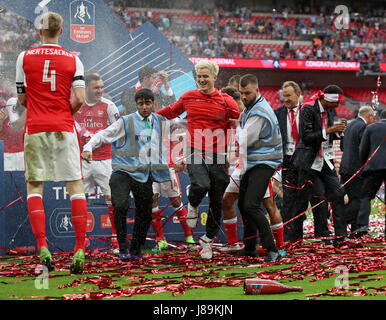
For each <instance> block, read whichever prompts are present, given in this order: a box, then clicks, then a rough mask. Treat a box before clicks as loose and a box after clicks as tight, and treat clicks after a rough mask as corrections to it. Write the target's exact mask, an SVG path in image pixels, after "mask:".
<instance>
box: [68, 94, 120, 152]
mask: <svg viewBox="0 0 386 320" xmlns="http://www.w3.org/2000/svg"><path fill="white" fill-rule="evenodd" d="M74 117H75V120H76V122H77V125H79V126H77V130H78V133H79V136H80V149H81V150H82V149H83V146H84V145H85V144H86V143H87V142H88V140H89V139H90V138H91V137H92V136H93V135H94V134H96V133H97V132H98V131H101V130H103V129H105V128H107V127H108V126H109V125H110V124H112V123H113V122H115V121H117V120H118V118H119V110H118V108H117V106H116V105H115V104H114V102H112V101H110V100H108V99H106V98H103V97H102V99H101V101H99V102H97V103H95V104H93V105H90V104H88V103H87V101H86V103H84V104H83V106H82V107H81V108H80V109H79V111H78V112H77V113H76V114H75V115H74ZM79 127H80V128H79ZM92 158H93V160H106V159H111V145H110V144H103V145H102V146H100V147H99V148H97V149H95V150H94V151H93V153H92Z"/></svg>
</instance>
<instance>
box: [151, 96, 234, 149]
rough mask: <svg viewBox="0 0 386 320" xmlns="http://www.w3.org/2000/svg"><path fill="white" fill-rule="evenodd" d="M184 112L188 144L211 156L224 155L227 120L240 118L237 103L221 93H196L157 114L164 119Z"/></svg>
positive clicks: (181, 98) (228, 124) (228, 122)
mask: <svg viewBox="0 0 386 320" xmlns="http://www.w3.org/2000/svg"><path fill="white" fill-rule="evenodd" d="M184 112H186V116H187V122H188V124H187V126H188V134H187V143H189V144H190V145H191V146H192V147H193V148H195V149H197V150H203V151H206V152H210V153H212V152H213V153H217V152H219V153H223V152H226V146H227V129H229V128H230V123H231V122H230V119H237V118H238V117H239V115H240V111H239V109H238V106H237V103H236V102H235V101H234V99H233V98H232V97H231V96H229V95H227V94H226V93H224V92H221V91H218V90H215V91H214V92H213V93H211V94H203V93H202V92H201V91H200V90H199V89H196V90H190V91H187V92H185V93H184V94H183V95H182V96H181V97H180V98H179V99H178V100H177V101H176V102H175V103H173V104H171V105H169V106H167V107H165V108H163V109H161V110H159V111H157V113H158V114H160V115H162V116H164V117H165V118H167V119H174V118H176V117H178V116H179V115H180V114H182V113H184Z"/></svg>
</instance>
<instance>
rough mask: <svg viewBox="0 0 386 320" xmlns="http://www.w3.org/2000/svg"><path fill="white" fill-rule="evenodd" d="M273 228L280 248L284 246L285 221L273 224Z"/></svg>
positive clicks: (277, 245)
mask: <svg viewBox="0 0 386 320" xmlns="http://www.w3.org/2000/svg"><path fill="white" fill-rule="evenodd" d="M271 230H272V234H273V237H274V238H275V241H276V247H277V248H278V249H280V248H282V247H283V246H284V238H283V232H284V226H283V223H282V222H281V223H278V224H274V225H271Z"/></svg>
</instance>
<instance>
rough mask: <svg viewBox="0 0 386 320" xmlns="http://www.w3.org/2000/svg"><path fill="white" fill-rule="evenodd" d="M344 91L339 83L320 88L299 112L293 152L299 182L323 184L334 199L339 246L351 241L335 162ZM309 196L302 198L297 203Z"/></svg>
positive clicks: (317, 186)
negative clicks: (338, 113) (338, 116)
mask: <svg viewBox="0 0 386 320" xmlns="http://www.w3.org/2000/svg"><path fill="white" fill-rule="evenodd" d="M342 95H343V91H342V89H341V88H339V87H338V86H336V85H329V86H327V87H326V88H325V89H324V90H323V92H320V94H319V97H318V98H317V99H316V101H315V103H314V105H304V106H303V108H302V110H301V112H300V126H299V127H300V130H299V145H298V147H297V148H296V150H295V153H294V154H293V156H292V162H293V165H294V166H295V167H296V168H297V169H298V170H299V180H298V184H299V185H300V186H302V185H304V184H305V185H306V187H305V190H307V192H310V185H311V184H313V186H314V188H318V189H319V188H321V187H323V188H324V190H325V193H326V196H327V200H328V201H329V202H331V207H332V214H333V221H334V231H335V241H334V244H335V245H337V246H339V245H341V244H343V243H347V242H350V241H349V240H348V239H347V228H346V222H345V219H344V195H345V192H344V190H343V189H342V188H341V185H340V182H339V179H338V176H337V174H336V171H335V168H334V164H333V145H332V142H333V139H335V138H338V136H337V135H340V134H341V133H342V132H343V131H344V130H345V129H346V126H347V121H346V120H341V121H340V122H339V123H336V124H334V118H333V117H334V114H333V112H332V111H333V110H334V109H335V108H337V107H338V106H339V102H340V100H341V98H342ZM302 201H308V199H307V198H305V199H299V201H297V203H296V206H295V210H296V207H297V206H298V205H301V202H302Z"/></svg>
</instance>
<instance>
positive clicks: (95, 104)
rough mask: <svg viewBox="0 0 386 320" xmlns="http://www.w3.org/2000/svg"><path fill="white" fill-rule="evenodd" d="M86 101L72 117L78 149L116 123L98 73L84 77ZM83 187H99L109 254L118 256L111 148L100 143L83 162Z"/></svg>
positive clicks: (114, 110)
mask: <svg viewBox="0 0 386 320" xmlns="http://www.w3.org/2000/svg"><path fill="white" fill-rule="evenodd" d="M85 83H86V102H85V103H84V104H83V106H82V107H81V108H80V109H79V111H78V112H77V113H76V114H75V116H74V117H75V121H76V122H77V124H78V125H79V127H80V128H78V127H77V129H78V132H79V135H80V147H81V149H83V146H84V145H85V144H86V143H87V142H88V141H89V140H90V138H91V137H92V136H93V135H95V134H96V133H97V132H99V131H101V130H103V129H105V128H107V127H108V126H109V125H110V124H112V123H113V122H115V121H116V120H118V118H119V111H118V108H117V106H116V105H115V103H114V102H112V101H111V100H108V99H106V98H104V97H103V88H104V84H103V80H102V78H101V77H100V76H99V75H97V74H95V73H94V74H92V73H90V74H86V76H85ZM82 170H83V185H84V189H85V192H87V193H88V194H93V193H94V190H95V186H94V184H95V183H96V184H98V185H99V187H100V188H101V190H102V192H103V195H104V198H105V201H106V204H107V207H108V214H109V219H110V223H111V227H112V239H111V246H112V249H113V250H112V251H113V252H115V253H119V250H118V241H117V238H116V237H117V233H116V231H115V225H114V214H113V211H114V207H113V206H112V204H111V190H110V186H109V180H110V176H111V172H112V168H111V145H110V144H102V145H101V146H100V147H99V148H97V149H95V150H94V151H93V159H92V161H90V163H89V162H87V161H86V160H83V161H82Z"/></svg>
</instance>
